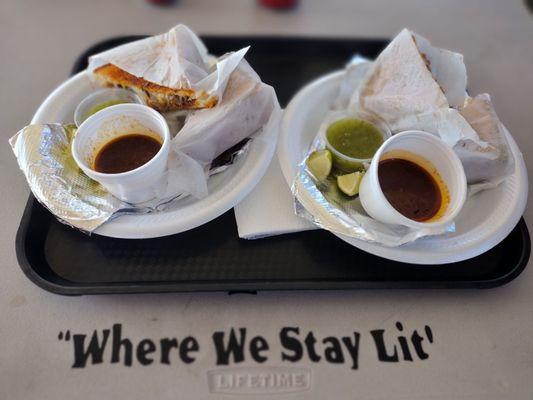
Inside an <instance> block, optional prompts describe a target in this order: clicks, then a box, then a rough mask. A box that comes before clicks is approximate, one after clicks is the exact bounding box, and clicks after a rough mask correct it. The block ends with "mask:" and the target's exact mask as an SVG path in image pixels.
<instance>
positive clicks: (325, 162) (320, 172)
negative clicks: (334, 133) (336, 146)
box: [306, 150, 333, 181]
mask: <svg viewBox="0 0 533 400" xmlns="http://www.w3.org/2000/svg"><path fill="white" fill-rule="evenodd" d="M306 163H307V168H309V171H310V172H311V173H312V174H313V176H314V177H315V178H316V179H318V180H319V181H323V180H324V179H326V178H327V177H328V175H329V173H330V172H331V166H332V165H333V157H331V152H330V151H329V150H317V151H313V152H312V153H311V154H310V155H309V157H308V158H307V161H306Z"/></svg>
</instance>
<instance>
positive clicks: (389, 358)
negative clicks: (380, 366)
mask: <svg viewBox="0 0 533 400" xmlns="http://www.w3.org/2000/svg"><path fill="white" fill-rule="evenodd" d="M384 332H385V331H384V330H383V329H376V330H373V331H370V334H371V335H372V337H373V338H374V343H375V344H376V350H377V352H378V360H379V361H384V362H398V352H397V350H396V346H394V352H393V354H392V355H389V354H387V347H386V346H385V340H384V338H383V333H384Z"/></svg>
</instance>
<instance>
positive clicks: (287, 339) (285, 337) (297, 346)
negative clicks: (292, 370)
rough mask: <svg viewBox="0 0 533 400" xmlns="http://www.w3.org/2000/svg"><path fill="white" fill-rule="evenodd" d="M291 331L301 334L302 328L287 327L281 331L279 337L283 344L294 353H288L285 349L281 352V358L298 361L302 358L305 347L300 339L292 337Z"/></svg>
mask: <svg viewBox="0 0 533 400" xmlns="http://www.w3.org/2000/svg"><path fill="white" fill-rule="evenodd" d="M291 332H293V333H296V334H299V333H300V329H299V328H291V327H285V328H283V329H282V330H281V331H280V333H279V339H280V342H281V345H282V346H283V347H284V348H285V349H287V350H289V351H292V354H287V353H285V352H284V351H283V352H282V353H281V360H282V361H291V362H296V361H299V360H301V359H302V355H303V347H302V345H301V343H300V341H299V340H298V339H296V338H294V337H291V336H290V335H289V334H290V333H291Z"/></svg>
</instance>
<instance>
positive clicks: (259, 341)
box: [250, 336, 268, 363]
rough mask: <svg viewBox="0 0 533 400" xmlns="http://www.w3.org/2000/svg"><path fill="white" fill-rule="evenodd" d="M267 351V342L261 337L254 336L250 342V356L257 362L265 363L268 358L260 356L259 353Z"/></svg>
mask: <svg viewBox="0 0 533 400" xmlns="http://www.w3.org/2000/svg"><path fill="white" fill-rule="evenodd" d="M267 350H268V342H267V341H266V340H265V338H263V337H261V336H256V337H254V338H253V339H252V340H251V341H250V355H251V356H252V358H253V359H254V360H255V361H256V362H258V363H263V362H265V361H266V360H267V359H268V357H267V356H263V355H261V352H263V351H267Z"/></svg>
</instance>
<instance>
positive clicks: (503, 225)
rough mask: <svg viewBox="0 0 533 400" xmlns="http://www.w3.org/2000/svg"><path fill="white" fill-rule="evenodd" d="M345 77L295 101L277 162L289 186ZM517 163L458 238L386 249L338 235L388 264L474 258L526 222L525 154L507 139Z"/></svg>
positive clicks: (475, 207) (464, 221)
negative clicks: (522, 219)
mask: <svg viewBox="0 0 533 400" xmlns="http://www.w3.org/2000/svg"><path fill="white" fill-rule="evenodd" d="M342 75H343V72H342V71H339V72H334V73H331V74H328V75H326V76H324V77H322V78H320V79H317V80H315V81H313V82H311V83H310V84H308V85H307V86H305V87H304V88H303V89H301V90H300V91H299V92H298V93H297V95H296V96H295V97H294V98H293V99H292V101H291V102H290V104H289V106H288V107H287V109H286V110H285V114H284V116H283V120H282V125H281V132H280V137H279V143H278V157H279V161H280V165H281V169H282V171H283V175H284V176H285V179H286V181H287V183H288V184H289V186H290V185H292V181H293V179H294V177H295V176H296V173H297V165H298V164H299V163H300V162H301V160H302V159H303V158H304V156H305V154H306V151H307V149H308V148H309V146H310V144H311V142H312V140H313V138H314V136H315V135H316V132H317V131H318V127H319V125H320V123H321V121H322V119H323V117H324V115H325V114H326V112H327V111H328V109H329V107H330V105H331V103H332V101H333V100H334V99H335V97H336V96H337V93H338V85H339V83H340V81H341V79H342ZM506 133H507V136H508V141H509V144H510V147H511V150H512V152H513V155H514V157H515V162H516V168H515V172H514V174H513V175H512V176H511V177H509V178H508V179H507V180H506V181H505V182H504V183H502V184H501V185H500V186H499V187H497V188H495V189H491V190H486V191H484V192H481V193H479V194H478V195H476V196H474V197H473V198H471V199H469V200H468V201H467V202H466V204H465V206H464V208H463V210H462V211H461V213H460V214H459V216H458V218H457V220H456V232H454V233H450V234H445V235H440V236H433V237H426V238H422V239H419V240H417V241H415V242H413V243H409V244H406V245H403V246H400V247H393V248H390V247H385V246H382V245H379V244H376V243H369V242H365V241H362V240H359V239H353V238H350V237H347V236H344V235H337V236H339V237H340V238H341V239H342V240H344V241H346V242H348V243H350V244H351V245H353V246H355V247H358V248H359V249H361V250H364V251H366V252H368V253H371V254H375V255H377V256H380V257H384V258H388V259H390V260H395V261H401V262H407V263H414V264H444V263H451V262H456V261H461V260H466V259H468V258H471V257H475V256H477V255H479V254H481V253H484V252H485V251H487V250H489V249H491V248H492V247H494V246H496V245H497V244H498V243H499V242H500V241H502V240H503V239H504V238H505V237H506V236H507V235H508V234H509V233H510V232H511V231H512V230H513V228H514V227H515V226H516V224H517V223H518V221H519V220H520V217H521V216H522V214H523V212H524V209H525V206H526V202H527V193H528V179H527V171H526V166H525V164H524V160H523V158H522V153H520V150H519V149H518V146H517V145H516V142H515V141H514V139H513V138H512V136H511V135H510V134H509V133H508V132H506Z"/></svg>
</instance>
